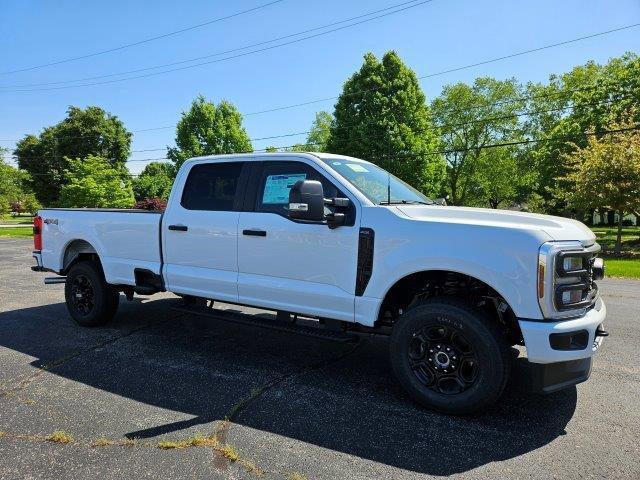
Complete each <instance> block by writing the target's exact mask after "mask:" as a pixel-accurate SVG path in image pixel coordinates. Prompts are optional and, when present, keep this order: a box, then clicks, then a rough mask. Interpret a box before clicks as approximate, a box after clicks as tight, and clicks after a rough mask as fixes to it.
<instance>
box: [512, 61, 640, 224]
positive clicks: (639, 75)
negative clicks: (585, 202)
mask: <svg viewBox="0 0 640 480" xmlns="http://www.w3.org/2000/svg"><path fill="white" fill-rule="evenodd" d="M527 97H528V98H529V100H528V102H527V110H528V111H531V112H534V115H530V116H528V117H527V118H526V121H525V122H524V127H525V129H526V131H527V135H528V136H529V137H530V138H535V139H544V141H542V142H537V143H534V144H532V145H531V147H530V148H529V149H528V152H527V156H528V157H529V158H530V160H531V161H532V162H533V164H534V165H535V167H536V169H537V171H538V172H539V180H538V187H537V193H538V194H539V195H540V196H541V197H542V198H545V203H546V210H547V211H550V212H553V213H559V212H562V211H564V210H565V209H566V207H567V204H566V198H567V193H568V192H567V191H566V190H565V187H566V186H567V185H568V184H567V183H566V182H563V181H561V179H563V178H564V177H565V176H566V175H567V173H568V171H569V169H570V164H569V163H568V162H567V161H566V158H567V157H568V156H570V155H571V154H572V152H574V151H575V149H576V148H584V147H586V145H587V143H588V141H587V136H586V135H585V134H584V133H585V132H587V131H588V132H593V133H594V134H595V135H596V136H600V135H602V132H603V131H605V130H606V128H608V126H609V125H610V124H611V123H612V122H618V121H621V120H623V119H624V118H625V117H626V115H627V112H629V111H633V112H634V113H633V115H634V117H633V118H634V121H635V122H636V123H638V122H640V113H639V112H640V58H639V57H638V55H636V54H634V53H627V54H625V55H623V56H621V57H617V58H613V59H611V60H610V61H609V62H607V63H606V64H604V65H601V64H597V63H595V62H588V63H586V64H585V65H580V66H577V67H575V68H573V69H572V70H571V71H569V72H566V73H564V74H562V75H552V76H551V77H550V78H549V82H548V84H529V85H528V86H527Z"/></svg>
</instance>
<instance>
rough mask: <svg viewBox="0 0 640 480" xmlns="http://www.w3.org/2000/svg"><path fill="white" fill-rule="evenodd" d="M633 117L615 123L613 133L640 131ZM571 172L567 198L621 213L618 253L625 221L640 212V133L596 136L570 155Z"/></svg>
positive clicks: (576, 204) (611, 127)
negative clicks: (625, 218) (614, 131)
mask: <svg viewBox="0 0 640 480" xmlns="http://www.w3.org/2000/svg"><path fill="white" fill-rule="evenodd" d="M633 117H634V114H629V115H628V116H627V118H626V119H623V120H621V121H616V122H613V123H611V124H610V125H609V130H619V129H625V128H638V124H637V123H636V121H635V119H634V118H633ZM566 159H567V160H568V164H569V168H570V169H569V173H568V174H567V175H566V176H565V177H564V178H563V179H562V181H563V182H566V184H567V187H566V189H565V190H564V191H565V192H566V199H567V200H568V202H569V204H570V205H571V206H574V207H577V208H586V209H597V208H606V209H609V210H613V211H615V212H617V213H618V232H617V238H616V246H615V252H616V253H619V252H620V247H621V239H622V219H623V217H624V216H625V215H626V214H628V213H635V214H636V215H637V214H638V213H640V131H638V130H628V131H623V132H619V133H610V134H603V135H602V136H601V137H597V136H595V135H592V136H590V137H589V139H588V140H587V145H586V146H585V147H578V146H576V148H575V150H574V151H573V152H572V153H571V154H570V155H566Z"/></svg>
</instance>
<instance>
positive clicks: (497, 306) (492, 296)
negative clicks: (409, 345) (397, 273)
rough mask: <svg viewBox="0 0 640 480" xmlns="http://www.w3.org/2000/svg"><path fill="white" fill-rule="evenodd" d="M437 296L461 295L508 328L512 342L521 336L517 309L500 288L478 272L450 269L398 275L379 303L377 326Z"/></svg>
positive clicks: (391, 321) (386, 323) (391, 322)
mask: <svg viewBox="0 0 640 480" xmlns="http://www.w3.org/2000/svg"><path fill="white" fill-rule="evenodd" d="M436 296H451V297H456V298H461V299H464V300H466V301H467V302H468V303H471V304H472V305H475V306H477V307H478V308H483V309H486V310H487V313H489V314H490V315H491V316H492V317H493V318H495V319H496V320H498V321H500V322H502V323H503V324H504V325H505V326H507V327H508V328H509V330H510V331H511V333H512V335H511V336H512V340H513V343H517V341H519V340H520V339H521V332H520V328H519V325H518V322H517V319H516V315H515V313H514V309H513V308H512V306H511V304H510V303H509V301H508V300H507V298H506V297H505V296H504V295H503V294H502V293H501V291H500V289H499V288H497V287H495V286H494V285H493V284H492V283H491V282H488V281H486V280H484V279H481V278H478V277H477V276H474V275H469V274H468V273H465V272H460V271H456V270H449V269H432V270H428V269H427V270H417V271H414V272H412V273H407V274H405V275H404V276H403V277H401V278H399V279H397V280H396V281H395V282H394V283H393V284H392V285H391V286H390V287H389V288H388V289H387V290H386V292H385V294H384V296H383V299H382V301H381V302H380V304H379V307H378V312H377V316H376V320H375V326H377V327H380V326H385V325H386V326H392V325H393V324H394V323H395V321H396V320H397V318H399V316H400V315H401V314H402V313H403V312H404V311H406V310H407V309H409V308H411V306H412V304H413V303H415V302H416V301H418V300H421V299H426V298H431V297H436Z"/></svg>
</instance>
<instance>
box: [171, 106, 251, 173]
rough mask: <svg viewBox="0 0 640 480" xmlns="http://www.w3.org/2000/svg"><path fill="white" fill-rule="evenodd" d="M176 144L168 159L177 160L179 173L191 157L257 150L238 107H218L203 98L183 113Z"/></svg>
mask: <svg viewBox="0 0 640 480" xmlns="http://www.w3.org/2000/svg"><path fill="white" fill-rule="evenodd" d="M175 142H176V147H175V148H169V149H168V151H167V157H169V158H170V159H171V160H173V162H174V164H175V168H176V171H177V170H178V169H179V168H180V167H181V166H182V164H183V163H184V161H185V160H187V159H188V158H191V157H197V156H200V155H218V154H224V153H243V152H251V151H252V150H253V147H252V146H251V140H250V139H249V136H248V135H247V132H246V131H245V129H244V127H243V126H242V115H240V112H238V110H237V109H236V107H235V106H234V105H233V104H231V103H229V102H227V101H225V100H223V101H221V102H220V103H219V104H218V105H217V106H216V105H214V104H213V103H211V102H208V101H207V100H206V99H205V98H204V97H203V96H202V95H200V96H199V97H198V98H196V99H195V100H194V101H193V102H192V103H191V108H190V109H189V111H187V112H183V113H182V117H181V118H180V121H179V122H178V125H177V126H176V138H175Z"/></svg>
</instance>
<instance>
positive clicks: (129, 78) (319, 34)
mask: <svg viewBox="0 0 640 480" xmlns="http://www.w3.org/2000/svg"><path fill="white" fill-rule="evenodd" d="M430 1H433V0H424V1H422V2H420V3H416V4H413V5H409V6H405V7H404V8H401V9H398V10H395V11H392V12H388V13H385V14H382V15H378V16H376V17H372V18H369V19H366V20H362V21H360V22H355V23H352V24H349V25H345V26H342V27H338V28H335V29H331V30H327V31H325V32H321V33H318V34H315V35H310V36H307V37H302V38H300V39H296V40H292V41H290V42H284V43H281V44H278V45H273V46H270V47H265V48H262V49H258V50H253V51H250V52H245V53H241V54H238V55H234V56H230V57H225V58H222V59H218V60H212V61H208V62H202V63H198V64H195V65H188V66H184V67H179V68H174V69H169V70H164V71H161V72H154V73H149V74H145V75H137V76H133V77H127V78H122V79H115V80H109V81H105V82H94V83H87V84H82V85H66V86H60V87H50V88H40V89H18V90H3V92H20V91H22V92H35V91H45V90H58V89H63V88H65V89H66V88H76V87H84V86H92V85H103V84H106V83H115V82H121V81H125V80H132V79H137V78H143V77H148V76H154V75H160V74H164V73H170V72H174V71H178V70H185V69H189V68H194V67H199V66H202V65H208V64H211V63H217V62H222V61H225V60H230V59H234V58H238V57H242V56H246V55H250V54H253V53H259V52H263V51H266V50H271V49H274V48H279V47H281V46H285V45H289V44H292V43H297V42H300V41H303V40H308V39H310V38H314V37H318V36H321V35H326V34H328V33H332V32H335V31H338V30H343V29H345V28H349V27H352V26H356V25H359V24H361V23H365V22H369V21H371V20H375V19H377V18H381V17H384V16H388V15H392V14H394V13H398V12H400V11H404V10H407V9H409V8H414V7H417V6H419V5H422V4H424V3H429V2H430ZM399 5H404V4H399ZM391 8H393V7H391ZM638 26H640V23H635V24H631V25H626V26H623V27H618V28H614V29H611V30H606V31H603V32H598V33H594V34H590V35H585V36H582V37H577V38H573V39H570V40H565V41H562V42H557V43H553V44H549V45H544V46H541V47H537V48H533V49H529V50H523V51H520V52H515V53H512V54H509V55H503V56H500V57H496V58H492V59H488V60H483V61H481V62H475V63H472V64H468V65H463V66H460V67H455V68H450V69H447V70H442V71H440V72H435V73H431V74H428V75H422V76H419V77H417V78H418V80H423V79H426V78H432V77H435V76H439V75H444V74H447V73H452V72H457V71H461V70H465V69H469V68H473V67H477V66H480V65H486V64H489V63H494V62H498V61H501V60H506V59H510V58H515V57H518V56H522V55H527V54H530V53H535V52H539V51H543V50H547V49H550V48H555V47H559V46H563V45H568V44H572V43H576V42H579V41H583V40H587V39H591V38H596V37H599V36H603V35H608V34H611V33H615V32H619V31H622V30H627V29H631V28H636V27H638ZM267 43H268V42H267ZM167 65H169V64H167ZM161 67H162V66H157V67H153V68H161ZM0 88H4V87H0ZM368 90H375V89H363V91H368ZM354 93H355V92H354ZM336 98H338V97H337V96H334V97H327V98H324V99H318V100H313V101H311V102H305V103H304V104H309V103H318V102H321V101H327V100H334V99H336ZM300 105H301V104H296V105H293V106H300ZM293 106H289V107H287V108H292V107H293ZM281 109H284V108H283V107H279V108H277V109H273V110H272V111H275V110H281ZM256 113H266V112H265V111H262V112H255V113H249V114H247V115H252V114H256Z"/></svg>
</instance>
